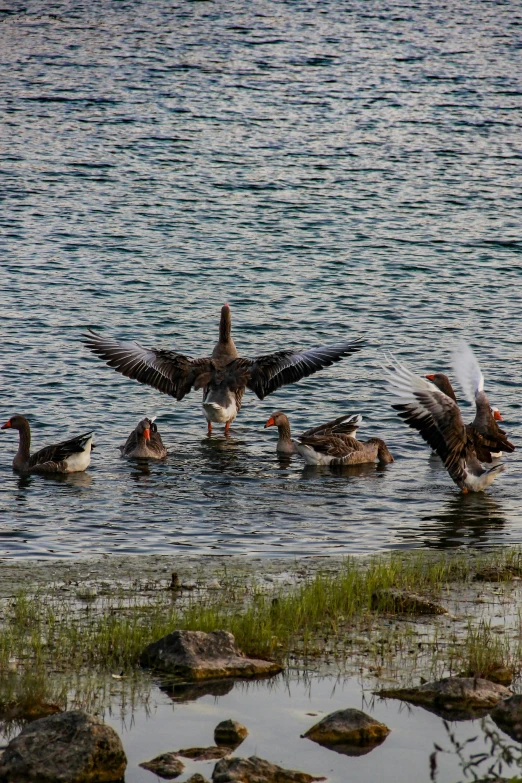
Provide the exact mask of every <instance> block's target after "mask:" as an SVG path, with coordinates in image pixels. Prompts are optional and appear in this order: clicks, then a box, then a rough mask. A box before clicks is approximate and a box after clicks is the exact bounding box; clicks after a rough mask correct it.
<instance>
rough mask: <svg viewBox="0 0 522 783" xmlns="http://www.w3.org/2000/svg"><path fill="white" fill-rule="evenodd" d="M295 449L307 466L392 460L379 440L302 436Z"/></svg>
mask: <svg viewBox="0 0 522 783" xmlns="http://www.w3.org/2000/svg"><path fill="white" fill-rule="evenodd" d="M295 447H296V449H297V451H298V452H299V454H300V455H301V456H302V458H303V459H304V461H305V462H306V464H307V465H330V466H331V467H334V466H335V467H339V466H347V465H365V464H367V463H368V462H375V460H378V462H380V463H383V464H389V463H390V462H394V459H393V457H392V455H391V454H390V452H389V451H388V447H387V446H386V443H385V442H384V441H383V440H381V439H380V438H369V439H368V440H366V441H360V440H357V439H356V438H353V437H350V435H310V436H309V435H306V434H305V435H302V436H301V437H300V438H296V441H295Z"/></svg>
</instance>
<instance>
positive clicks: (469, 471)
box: [387, 362, 505, 492]
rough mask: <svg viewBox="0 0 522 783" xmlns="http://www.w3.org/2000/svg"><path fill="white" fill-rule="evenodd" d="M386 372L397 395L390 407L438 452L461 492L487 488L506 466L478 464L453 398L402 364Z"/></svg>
mask: <svg viewBox="0 0 522 783" xmlns="http://www.w3.org/2000/svg"><path fill="white" fill-rule="evenodd" d="M387 372H388V381H389V389H390V391H391V392H392V393H393V394H395V395H396V402H394V403H393V404H392V407H393V408H395V410H396V411H398V412H399V416H400V417H401V418H402V419H404V421H405V422H406V423H407V424H408V425H409V426H410V427H412V429H415V430H417V431H418V432H420V434H421V436H422V437H423V438H424V440H425V441H426V442H427V443H428V444H429V445H430V446H431V448H432V449H433V450H434V451H436V452H437V454H438V455H439V457H440V458H441V459H442V461H443V462H444V465H445V467H446V470H447V471H448V473H449V474H450V476H451V478H452V479H453V481H454V482H455V484H456V485H457V486H458V487H460V488H461V489H462V491H463V492H468V491H469V490H471V491H472V492H480V491H482V490H484V489H486V487H488V486H489V485H490V484H491V483H492V482H493V481H494V480H495V478H496V477H497V476H498V474H499V473H501V472H502V471H503V470H504V468H505V465H504V464H503V463H500V464H498V465H494V466H493V467H488V468H485V467H484V466H483V465H482V464H481V462H480V460H479V459H478V457H477V452H476V450H475V445H474V442H473V438H472V437H471V436H470V435H469V434H468V430H467V427H466V425H465V424H464V422H463V420H462V416H461V413H460V410H459V406H458V405H457V403H456V402H455V400H454V399H452V398H451V397H449V396H448V395H447V394H445V393H444V392H442V391H441V390H440V389H438V388H437V386H435V384H433V383H431V382H430V381H428V380H425V379H424V378H419V377H417V376H416V375H414V373H412V372H411V370H409V369H408V368H407V367H405V366H404V365H403V364H399V363H398V362H396V363H395V364H393V363H392V364H391V367H390V368H387Z"/></svg>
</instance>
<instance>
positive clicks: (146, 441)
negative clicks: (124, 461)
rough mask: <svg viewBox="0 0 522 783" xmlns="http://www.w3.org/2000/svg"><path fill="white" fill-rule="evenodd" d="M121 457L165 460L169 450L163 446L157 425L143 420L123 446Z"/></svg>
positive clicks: (151, 421) (121, 447) (148, 420)
mask: <svg viewBox="0 0 522 783" xmlns="http://www.w3.org/2000/svg"><path fill="white" fill-rule="evenodd" d="M120 451H121V456H122V457H129V458H131V459H163V458H164V457H166V456H167V449H166V448H165V446H164V445H163V441H162V440H161V435H160V434H159V432H158V426H157V424H156V423H155V422H154V421H153V420H151V419H142V420H141V421H140V423H139V424H138V426H137V427H136V429H134V430H133V431H132V432H131V434H130V435H129V437H128V438H127V440H126V441H125V443H124V445H123V446H120Z"/></svg>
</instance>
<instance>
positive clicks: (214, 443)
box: [199, 437, 248, 475]
mask: <svg viewBox="0 0 522 783" xmlns="http://www.w3.org/2000/svg"><path fill="white" fill-rule="evenodd" d="M246 451H247V444H246V443H245V442H244V441H242V440H236V438H231V437H228V438H204V439H203V440H202V441H201V446H200V449H199V452H200V455H201V457H202V464H203V465H205V466H206V467H207V468H210V469H211V470H215V471H218V472H219V473H230V472H233V473H236V474H241V475H245V474H247V473H248V469H247V464H248V463H245V456H246Z"/></svg>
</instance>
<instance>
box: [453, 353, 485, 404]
mask: <svg viewBox="0 0 522 783" xmlns="http://www.w3.org/2000/svg"><path fill="white" fill-rule="evenodd" d="M452 361H453V370H454V372H455V375H456V377H457V379H458V382H459V383H460V385H461V387H462V391H463V392H464V396H465V397H466V399H467V400H468V402H471V403H474V402H475V398H476V396H477V394H478V392H481V391H484V376H483V375H482V372H481V370H480V367H479V363H478V362H477V359H476V357H475V354H474V353H473V351H472V350H471V348H470V346H469V345H468V344H467V343H466V342H465V341H464V340H460V342H459V344H458V347H457V348H456V350H455V351H454V353H453V357H452Z"/></svg>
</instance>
